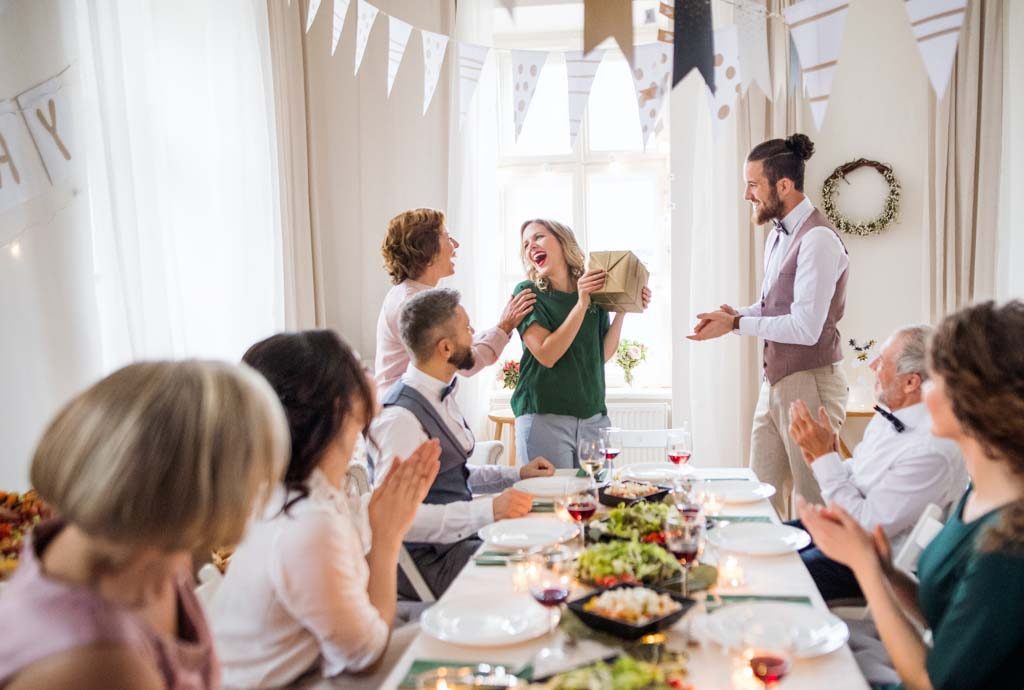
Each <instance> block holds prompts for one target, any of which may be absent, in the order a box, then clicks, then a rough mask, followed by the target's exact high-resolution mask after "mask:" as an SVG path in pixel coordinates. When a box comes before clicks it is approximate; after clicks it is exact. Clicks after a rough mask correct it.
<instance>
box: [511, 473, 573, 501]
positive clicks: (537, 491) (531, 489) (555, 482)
mask: <svg viewBox="0 0 1024 690" xmlns="http://www.w3.org/2000/svg"><path fill="white" fill-rule="evenodd" d="M589 487H590V479H589V478H587V477H566V476H558V475H555V476H553V477H530V478H529V479H520V480H519V481H518V482H516V483H515V484H513V485H512V488H513V489H516V490H518V491H522V492H523V493H528V494H530V495H531V496H533V497H535V498H560V497H562V496H568V495H570V494H574V493H577V492H579V491H583V490H584V489H587V488H589Z"/></svg>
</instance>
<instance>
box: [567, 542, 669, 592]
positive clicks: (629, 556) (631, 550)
mask: <svg viewBox="0 0 1024 690" xmlns="http://www.w3.org/2000/svg"><path fill="white" fill-rule="evenodd" d="M577 567H578V570H577V576H578V577H579V578H580V579H581V580H583V581H584V582H592V583H594V584H596V585H598V586H601V587H610V586H612V585H616V584H619V583H621V582H643V583H644V584H656V583H658V582H664V581H666V580H671V579H672V578H674V577H678V576H679V575H680V574H681V573H682V568H681V567H680V566H679V563H678V561H676V559H675V558H673V557H672V555H671V554H670V553H669V552H668V551H666V550H665V549H663V548H662V547H660V546H658V545H656V544H644V543H642V542H636V541H612V542H607V543H604V544H594V545H593V546H591V547H588V548H587V549H586V550H585V551H584V552H583V553H582V554H581V555H580V560H579V565H578V566H577Z"/></svg>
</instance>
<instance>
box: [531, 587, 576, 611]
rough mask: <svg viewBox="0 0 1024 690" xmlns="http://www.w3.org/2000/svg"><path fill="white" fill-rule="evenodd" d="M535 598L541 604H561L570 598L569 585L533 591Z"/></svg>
mask: <svg viewBox="0 0 1024 690" xmlns="http://www.w3.org/2000/svg"><path fill="white" fill-rule="evenodd" d="M531 594H533V598H534V599H536V600H537V603H538V604H540V605H541V606H559V605H561V604H564V603H565V601H566V599H568V598H569V589H568V587H545V588H544V589H542V590H539V591H537V590H535V591H533V592H531Z"/></svg>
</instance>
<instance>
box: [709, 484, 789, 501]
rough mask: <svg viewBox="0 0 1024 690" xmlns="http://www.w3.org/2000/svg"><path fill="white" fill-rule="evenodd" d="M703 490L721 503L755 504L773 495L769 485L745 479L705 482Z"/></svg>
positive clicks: (772, 489) (771, 487)
mask: <svg viewBox="0 0 1024 690" xmlns="http://www.w3.org/2000/svg"><path fill="white" fill-rule="evenodd" d="M703 488H704V491H705V492H706V493H709V494H714V495H715V496H718V498H719V499H721V500H722V502H723V503H757V502H758V501H763V500H764V499H766V498H771V497H772V496H774V495H775V487H774V486H772V485H771V484H765V483H764V482H753V481H747V480H745V479H727V480H724V481H713V482H706V483H705V485H704V487H703Z"/></svg>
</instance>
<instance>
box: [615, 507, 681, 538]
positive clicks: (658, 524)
mask: <svg viewBox="0 0 1024 690" xmlns="http://www.w3.org/2000/svg"><path fill="white" fill-rule="evenodd" d="M670 510H672V508H671V506H669V505H668V504H667V503H634V504H632V505H621V506H617V507H615V508H612V509H611V510H610V511H608V519H607V521H606V523H605V524H606V528H607V532H608V534H610V535H611V536H613V537H618V538H619V539H642V538H643V537H644V536H646V535H648V534H651V533H655V532H661V530H662V529H663V528H664V526H665V520H667V519H668V513H669V511H670Z"/></svg>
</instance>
